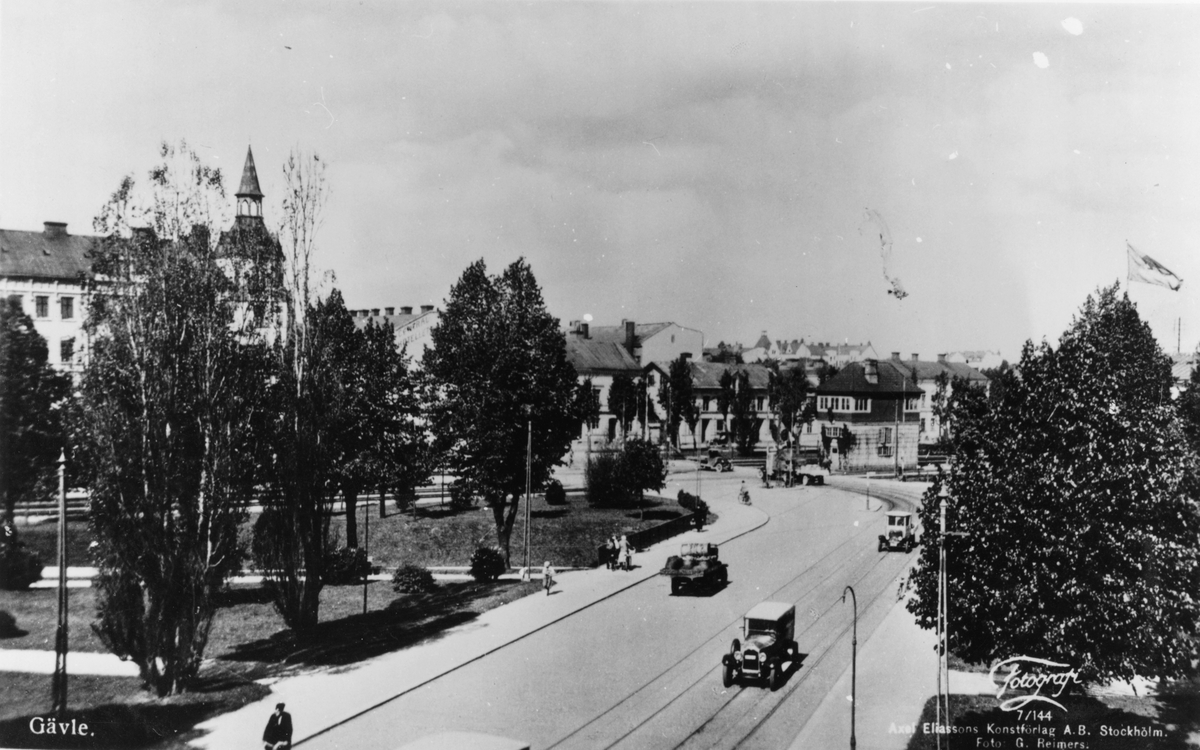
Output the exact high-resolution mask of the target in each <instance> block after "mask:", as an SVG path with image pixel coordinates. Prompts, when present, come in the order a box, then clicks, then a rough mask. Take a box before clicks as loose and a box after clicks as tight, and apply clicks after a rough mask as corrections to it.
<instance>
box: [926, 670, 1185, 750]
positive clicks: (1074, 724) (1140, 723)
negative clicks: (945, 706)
mask: <svg viewBox="0 0 1200 750" xmlns="http://www.w3.org/2000/svg"><path fill="white" fill-rule="evenodd" d="M1058 701H1059V702H1060V703H1062V704H1063V705H1064V706H1066V709H1067V710H1066V712H1065V713H1064V712H1063V711H1061V710H1059V709H1057V708H1054V707H1053V706H1050V705H1049V704H1043V705H1044V706H1045V708H1047V709H1049V715H1050V718H1049V719H1048V720H1045V721H1038V720H1033V719H1028V718H1026V720H1024V721H1021V720H1020V717H1019V716H1018V714H1017V712H1015V711H1001V710H1000V709H999V707H998V702H997V700H996V697H995V696H994V695H952V696H950V711H951V715H952V716H953V717H954V721H953V725H954V726H955V727H957V728H959V729H960V730H965V731H959V732H956V733H955V734H953V735H951V736H952V737H953V738H954V744H955V746H957V747H984V746H986V744H977V740H978V741H979V742H981V743H986V742H987V741H988V740H996V741H997V742H998V743H999V744H998V745H995V746H996V747H1005V748H1011V747H1018V745H1017V744H1016V738H1017V737H1024V746H1025V747H1030V748H1033V747H1038V746H1039V745H1038V739H1039V738H1042V739H1043V740H1045V741H1048V742H1050V743H1058V742H1064V743H1072V742H1082V743H1083V744H1080V745H1062V747H1064V748H1066V747H1077V748H1088V750H1121V749H1122V748H1129V747H1138V748H1146V749H1147V750H1184V748H1191V747H1194V745H1191V744H1189V742H1188V739H1189V735H1190V734H1194V733H1195V732H1197V731H1198V730H1200V693H1198V692H1197V690H1196V686H1195V685H1190V684H1177V685H1170V686H1167V687H1166V688H1164V689H1163V690H1162V691H1161V692H1160V694H1159V695H1157V696H1142V697H1137V696H1132V697H1130V696H1118V697H1109V696H1105V697H1103V698H1097V697H1092V696H1086V695H1079V696H1070V697H1062V698H1059V699H1058ZM1036 706H1037V704H1030V705H1029V706H1028V708H1030V709H1033V708H1035V707H1036ZM1037 710H1038V711H1039V712H1040V711H1041V710H1042V709H1041V708H1038V709H1037ZM935 716H936V699H935V698H930V699H929V700H928V701H926V703H925V707H924V709H923V710H922V712H921V717H920V719H919V721H918V722H917V725H916V730H917V731H916V733H914V734H913V736H912V738H911V739H910V740H909V743H908V750H935V748H937V737H936V735H935V734H934V733H932V732H930V733H928V734H927V733H925V732H924V731H923V730H924V728H925V725H926V724H931V725H932V724H934V723H935V721H936V718H935ZM1080 725H1082V726H1084V727H1085V729H1086V732H1087V734H1079V733H1078V729H1079V726H1080ZM1021 726H1024V727H1026V728H1028V729H1037V728H1039V727H1046V728H1047V731H1048V730H1051V729H1052V730H1053V736H1051V735H1049V734H1023V735H1021V734H1007V733H1005V732H1006V730H1008V729H1010V728H1012V729H1016V728H1020V727H1021ZM1068 726H1070V727H1071V734H1064V732H1065V730H1066V728H1067V727H1068ZM1101 726H1107V727H1111V728H1116V729H1121V728H1125V727H1129V728H1135V729H1139V730H1140V729H1146V730H1148V731H1149V733H1150V734H1151V735H1152V736H1149V737H1139V736H1132V737H1129V736H1107V737H1102V736H1101V735H1100V727H1101ZM943 736H945V735H943ZM943 744H944V743H943ZM1044 746H1045V747H1058V746H1057V745H1053V744H1047V745H1044Z"/></svg>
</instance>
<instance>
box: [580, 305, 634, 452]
mask: <svg viewBox="0 0 1200 750" xmlns="http://www.w3.org/2000/svg"><path fill="white" fill-rule="evenodd" d="M566 344H567V361H568V362H570V363H571V365H572V366H573V367H574V368H575V372H576V373H577V374H578V376H579V382H581V383H582V382H583V381H585V380H588V379H590V380H591V381H592V390H593V392H594V393H595V394H596V397H597V399H599V403H600V419H599V423H598V424H597V426H596V427H594V428H588V427H587V426H586V425H584V426H582V427H581V428H580V433H579V437H578V438H577V439H576V440H575V441H574V442H573V443H572V444H571V450H572V451H573V452H574V454H576V455H578V454H582V453H586V452H589V451H593V450H598V449H603V448H606V447H607V446H609V445H610V444H612V443H613V442H614V441H616V440H617V438H618V437H621V427H620V423H621V420H620V419H619V418H618V415H616V414H613V413H612V412H611V411H609V409H608V394H609V390H610V389H611V388H612V382H613V378H614V377H616V376H618V375H626V376H628V377H629V378H630V379H633V380H636V379H638V378H639V377H641V376H642V368H641V366H640V365H638V363H637V361H636V360H635V359H634V357H633V353H632V352H631V351H630V349H629V348H628V347H627V346H626V345H625V344H620V343H616V342H614V341H599V340H597V339H594V338H592V337H591V331H590V330H589V326H588V324H587V323H579V322H577V323H575V324H574V325H573V326H572V328H571V329H570V330H569V331H567V335H566ZM632 421H633V423H634V424H633V427H632V428H631V434H638V435H640V434H642V433H643V432H645V431H646V429H644V428H648V427H649V425H645V426H643V425H642V424H641V423H640V422H638V421H637V419H636V417H635V418H634V419H633V420H632Z"/></svg>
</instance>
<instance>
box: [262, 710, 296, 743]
mask: <svg viewBox="0 0 1200 750" xmlns="http://www.w3.org/2000/svg"><path fill="white" fill-rule="evenodd" d="M262 739H263V750H291V747H292V715H291V714H289V713H288V712H287V711H284V710H283V704H282V703H276V704H275V713H273V714H271V718H269V719H267V728H266V729H264V730H263V737H262Z"/></svg>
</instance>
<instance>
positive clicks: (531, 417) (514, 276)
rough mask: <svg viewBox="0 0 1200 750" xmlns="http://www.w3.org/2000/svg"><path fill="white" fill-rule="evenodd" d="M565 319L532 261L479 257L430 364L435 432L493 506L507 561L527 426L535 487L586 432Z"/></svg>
mask: <svg viewBox="0 0 1200 750" xmlns="http://www.w3.org/2000/svg"><path fill="white" fill-rule="evenodd" d="M558 325H559V324H558V319H556V318H554V317H553V316H551V315H550V314H549V313H548V312H547V311H546V306H545V303H544V302H543V301H542V291H541V289H540V288H539V287H538V284H537V280H536V279H535V278H534V276H533V271H532V270H531V269H530V267H529V264H528V263H526V262H525V261H524V260H523V259H521V260H517V261H516V262H514V263H513V264H512V265H510V266H508V267H507V268H506V269H505V270H504V272H503V273H502V274H501V275H499V276H491V275H489V274H488V272H487V267H486V266H485V265H484V262H483V261H482V260H479V261H476V262H475V263H472V264H471V265H470V266H468V267H467V269H466V270H465V271H464V272H463V274H462V277H461V278H460V279H459V280H458V282H457V283H456V284H455V285H454V287H453V288H451V290H450V297H449V299H448V300H447V302H446V309H445V311H444V312H443V313H442V315H441V318H440V320H439V322H438V325H437V327H435V328H434V329H433V333H432V336H433V348H432V349H430V350H429V351H428V352H426V355H425V358H424V362H423V365H424V370H425V372H426V374H427V375H428V377H429V378H430V380H431V382H432V383H434V384H436V388H437V390H438V398H437V400H436V402H435V404H434V405H433V407H432V409H431V420H432V427H433V431H434V434H435V437H436V439H437V440H438V443H439V445H440V446H441V448H442V449H443V450H445V451H446V454H447V456H448V461H449V463H450V465H451V466H452V467H453V469H454V471H455V473H456V474H457V475H458V477H459V479H458V482H459V485H460V486H461V487H462V488H463V490H464V492H466V493H467V494H469V495H470V496H473V497H478V498H481V499H482V500H483V502H484V503H485V504H486V505H487V506H488V507H489V508H491V509H492V514H493V519H494V521H495V526H496V536H497V540H498V542H499V546H500V548H501V550H503V552H504V555H505V558H506V559H507V558H508V553H509V540H510V538H511V536H512V528H513V524H514V522H515V521H516V517H517V510H518V508H519V507H520V502H521V495H522V494H523V493H524V491H525V481H526V477H525V472H526V460H527V456H526V429H527V426H528V425H531V426H532V434H533V450H532V453H531V454H530V456H529V457H528V461H529V468H530V472H531V478H532V483H533V486H535V487H537V486H541V485H543V484H544V483H545V482H546V480H547V479H549V478H550V471H551V469H552V468H553V467H554V466H556V465H558V464H560V463H562V459H563V456H564V455H565V454H566V452H567V448H568V447H569V446H570V444H571V440H572V439H573V438H574V437H575V436H576V435H577V434H578V432H579V423H580V415H579V412H578V408H577V407H578V405H579V398H578V397H577V395H576V394H577V391H578V384H577V375H576V373H575V368H573V367H572V366H571V364H570V362H568V361H567V358H566V341H565V339H564V338H563V334H562V332H561V331H560V330H559V327H558Z"/></svg>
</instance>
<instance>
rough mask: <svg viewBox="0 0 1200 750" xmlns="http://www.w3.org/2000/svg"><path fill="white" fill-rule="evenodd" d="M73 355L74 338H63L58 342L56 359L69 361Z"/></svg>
mask: <svg viewBox="0 0 1200 750" xmlns="http://www.w3.org/2000/svg"><path fill="white" fill-rule="evenodd" d="M74 356H75V339H73V338H69V339H63V340H62V341H60V342H58V361H59V362H70V361H71V358H72V357H74Z"/></svg>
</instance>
